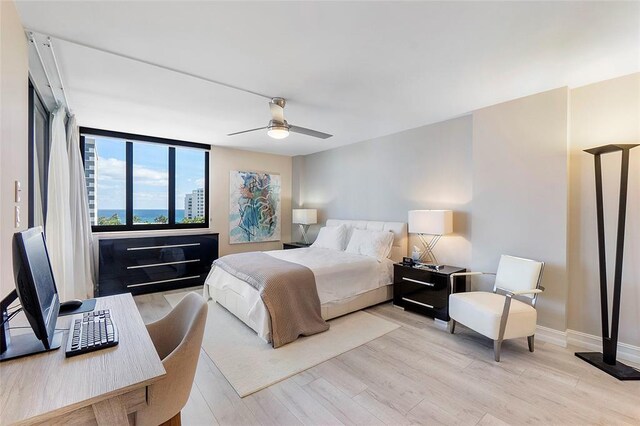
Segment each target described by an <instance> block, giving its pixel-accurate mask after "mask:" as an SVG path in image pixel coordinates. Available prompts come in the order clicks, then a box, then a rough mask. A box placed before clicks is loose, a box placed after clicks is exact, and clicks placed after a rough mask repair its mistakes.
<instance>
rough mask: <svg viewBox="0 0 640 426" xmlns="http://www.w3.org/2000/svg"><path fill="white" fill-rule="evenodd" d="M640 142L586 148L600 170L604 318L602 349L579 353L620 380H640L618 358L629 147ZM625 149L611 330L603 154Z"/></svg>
mask: <svg viewBox="0 0 640 426" xmlns="http://www.w3.org/2000/svg"><path fill="white" fill-rule="evenodd" d="M638 145H639V144H625V145H603V146H599V147H597V148H591V149H586V150H585V152H588V153H589V154H593V156H594V159H595V174H596V212H597V220H598V260H599V267H600V312H601V319H602V353H600V352H576V356H577V357H578V358H580V359H583V360H585V361H586V362H588V363H589V364H591V365H593V366H595V367H598V368H599V369H600V370H602V371H604V372H606V373H608V374H610V375H612V376H613V377H615V378H617V379H619V380H640V371H638V370H636V369H635V368H632V367H629V366H628V365H626V364H623V363H621V362H618V361H616V354H617V351H618V325H619V323H620V292H621V289H622V259H623V251H624V231H625V219H626V214H627V188H628V183H629V182H628V181H629V151H630V150H631V149H632V148H635V147H636V146H638ZM619 151H622V167H621V170H620V197H619V205H618V235H617V241H616V263H615V271H614V278H613V305H612V307H611V331H609V303H608V300H607V258H606V250H605V235H604V202H603V196H602V165H601V161H600V157H601V156H602V154H608V153H611V152H619Z"/></svg>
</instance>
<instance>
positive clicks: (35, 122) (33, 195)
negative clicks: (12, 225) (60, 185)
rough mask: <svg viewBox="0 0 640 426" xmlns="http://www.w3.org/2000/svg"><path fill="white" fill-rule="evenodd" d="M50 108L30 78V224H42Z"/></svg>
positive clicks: (47, 161) (43, 218)
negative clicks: (46, 105)
mask: <svg viewBox="0 0 640 426" xmlns="http://www.w3.org/2000/svg"><path fill="white" fill-rule="evenodd" d="M47 164H49V111H47V108H46V107H45V105H44V103H43V102H42V99H41V98H40V96H39V95H38V92H37V90H36V88H35V87H34V85H33V84H32V83H31V79H29V188H28V196H29V211H28V224H29V227H33V226H38V225H40V226H44V224H45V219H46V214H47V185H48V182H49V181H48V173H49V170H48V167H47Z"/></svg>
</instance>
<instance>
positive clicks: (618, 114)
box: [569, 73, 640, 346]
mask: <svg viewBox="0 0 640 426" xmlns="http://www.w3.org/2000/svg"><path fill="white" fill-rule="evenodd" d="M570 106H571V118H570V123H571V132H570V137H571V141H570V142H571V151H570V155H571V162H570V165H571V170H570V188H571V191H570V203H569V225H570V226H569V280H570V291H569V328H570V329H572V330H578V331H581V332H584V333H588V334H594V335H600V333H601V331H600V330H601V325H600V315H599V312H600V298H599V291H600V283H599V268H598V261H597V260H598V238H597V223H596V195H595V177H594V168H595V167H594V164H593V163H594V161H593V156H592V155H590V154H587V153H586V152H584V151H583V150H584V149H588V148H593V147H595V146H600V145H606V144H610V143H629V144H633V143H640V73H635V74H631V75H628V76H624V77H620V78H616V79H613V80H607V81H603V82H599V83H595V84H591V85H589V86H585V87H581V88H578V89H573V90H572V91H571V100H570ZM629 157H630V158H629V162H630V164H629V187H628V191H629V193H628V198H627V219H626V235H625V240H624V243H625V244H624V245H625V246H624V264H623V268H622V298H621V303H620V341H621V342H624V343H628V344H631V345H634V346H640V147H637V148H634V149H632V150H631V151H630V153H629ZM620 160H621V155H620V154H619V153H615V154H607V155H603V156H602V184H603V198H604V219H605V233H606V247H607V275H608V280H609V282H608V284H609V315H611V301H612V298H613V294H612V289H613V276H614V270H615V268H614V265H615V246H616V230H617V226H618V223H617V222H618V218H617V211H618V194H619V190H620ZM609 318H610V317H609Z"/></svg>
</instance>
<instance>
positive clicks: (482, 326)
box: [449, 255, 544, 362]
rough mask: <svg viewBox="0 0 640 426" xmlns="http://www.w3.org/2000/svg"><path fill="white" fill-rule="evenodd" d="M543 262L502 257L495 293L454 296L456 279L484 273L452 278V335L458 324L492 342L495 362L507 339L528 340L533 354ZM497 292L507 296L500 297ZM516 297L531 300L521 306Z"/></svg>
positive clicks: (472, 273)
mask: <svg viewBox="0 0 640 426" xmlns="http://www.w3.org/2000/svg"><path fill="white" fill-rule="evenodd" d="M543 270H544V262H536V261H535V260H529V259H523V258H520V257H513V256H507V255H502V256H501V257H500V263H499V264H498V271H497V272H496V273H495V274H490V275H495V276H496V281H495V284H494V285H493V292H491V293H490V292H487V291H471V292H466V293H453V292H454V291H455V287H454V285H453V282H454V279H455V277H458V276H465V275H467V276H473V275H483V274H486V273H485V272H459V273H455V274H451V293H452V294H451V295H450V296H449V316H450V317H451V322H450V324H449V331H450V332H451V334H453V333H454V331H455V327H456V322H459V323H462V324H464V325H465V326H467V327H469V328H470V329H472V330H475V331H477V332H478V333H480V334H482V335H484V336H487V337H488V338H490V339H492V340H493V352H494V358H495V360H496V362H500V348H501V347H502V341H503V340H504V339H515V338H517V337H525V336H526V337H527V341H528V343H529V351H530V352H533V346H534V335H535V332H536V321H537V312H536V309H535V306H536V301H537V298H538V294H539V293H542V292H543V291H544V287H542V286H541V285H540V281H541V280H542V272H543ZM498 291H500V292H502V293H504V294H499V293H498ZM514 296H518V297H522V298H523V299H528V301H527V302H521V301H520V300H517V299H514Z"/></svg>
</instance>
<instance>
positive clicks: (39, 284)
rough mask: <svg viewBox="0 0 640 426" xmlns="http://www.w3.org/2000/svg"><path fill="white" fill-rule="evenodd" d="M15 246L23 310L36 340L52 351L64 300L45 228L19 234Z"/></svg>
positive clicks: (16, 271) (17, 282)
mask: <svg viewBox="0 0 640 426" xmlns="http://www.w3.org/2000/svg"><path fill="white" fill-rule="evenodd" d="M14 244H15V248H14V257H13V262H14V263H13V271H14V274H15V278H16V290H17V292H18V297H20V302H21V303H22V310H23V311H24V313H25V315H26V317H27V319H28V320H29V324H31V328H32V329H33V332H34V333H35V335H36V337H37V338H38V339H40V340H41V341H42V344H43V345H44V347H45V348H46V349H49V348H50V347H51V340H52V339H53V333H54V331H55V328H56V321H57V320H58V311H59V310H60V300H59V299H58V290H57V289H56V283H55V280H54V278H53V270H52V269H51V262H50V261H49V253H48V252H47V246H46V245H45V240H44V234H43V232H42V228H41V227H36V228H31V229H29V230H27V231H24V232H17V233H16V234H15V236H14Z"/></svg>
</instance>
